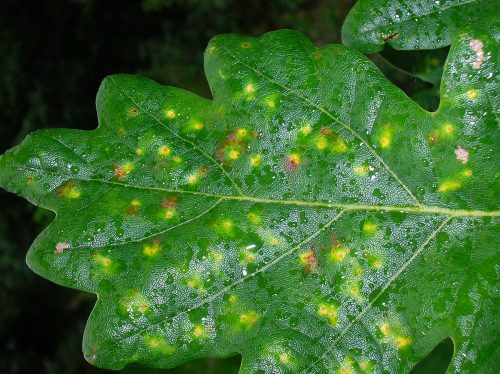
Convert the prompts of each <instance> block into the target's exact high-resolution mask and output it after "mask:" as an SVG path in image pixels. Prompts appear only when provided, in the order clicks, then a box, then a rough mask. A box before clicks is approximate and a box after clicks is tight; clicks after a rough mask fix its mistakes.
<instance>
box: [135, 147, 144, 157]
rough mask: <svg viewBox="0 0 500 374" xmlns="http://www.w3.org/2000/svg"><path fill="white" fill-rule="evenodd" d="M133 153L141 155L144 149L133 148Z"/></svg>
mask: <svg viewBox="0 0 500 374" xmlns="http://www.w3.org/2000/svg"><path fill="white" fill-rule="evenodd" d="M135 154H136V155H137V156H142V155H143V154H144V149H142V148H137V149H136V150H135Z"/></svg>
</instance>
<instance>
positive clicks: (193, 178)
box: [187, 173, 200, 185]
mask: <svg viewBox="0 0 500 374" xmlns="http://www.w3.org/2000/svg"><path fill="white" fill-rule="evenodd" d="M199 180H200V177H199V176H198V174H197V173H193V174H189V175H188V176H187V183H188V184H189V185H195V184H197V183H198V182H199Z"/></svg>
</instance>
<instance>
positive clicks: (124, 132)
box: [118, 127, 127, 136]
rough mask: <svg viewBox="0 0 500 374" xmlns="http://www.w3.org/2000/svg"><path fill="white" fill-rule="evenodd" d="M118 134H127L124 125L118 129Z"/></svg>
mask: <svg viewBox="0 0 500 374" xmlns="http://www.w3.org/2000/svg"><path fill="white" fill-rule="evenodd" d="M118 135H121V136H125V135H127V131H126V130H125V129H124V128H123V127H120V128H119V129H118Z"/></svg>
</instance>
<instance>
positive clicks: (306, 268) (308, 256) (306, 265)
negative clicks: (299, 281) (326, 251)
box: [299, 249, 318, 275]
mask: <svg viewBox="0 0 500 374" xmlns="http://www.w3.org/2000/svg"><path fill="white" fill-rule="evenodd" d="M299 262H300V263H301V264H302V266H303V269H302V273H303V274H304V275H308V274H309V273H311V272H312V271H314V270H316V268H317V267H318V259H317V257H316V253H314V251H313V250H312V249H309V250H307V251H306V252H304V253H302V254H301V255H299Z"/></svg>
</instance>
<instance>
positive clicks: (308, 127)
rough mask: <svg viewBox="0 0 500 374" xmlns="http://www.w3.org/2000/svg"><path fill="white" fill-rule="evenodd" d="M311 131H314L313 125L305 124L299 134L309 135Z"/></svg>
mask: <svg viewBox="0 0 500 374" xmlns="http://www.w3.org/2000/svg"><path fill="white" fill-rule="evenodd" d="M311 131H312V127H311V125H305V126H304V127H302V128H301V129H300V130H299V134H301V135H304V136H307V135H309V134H310V133H311Z"/></svg>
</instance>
